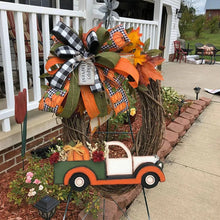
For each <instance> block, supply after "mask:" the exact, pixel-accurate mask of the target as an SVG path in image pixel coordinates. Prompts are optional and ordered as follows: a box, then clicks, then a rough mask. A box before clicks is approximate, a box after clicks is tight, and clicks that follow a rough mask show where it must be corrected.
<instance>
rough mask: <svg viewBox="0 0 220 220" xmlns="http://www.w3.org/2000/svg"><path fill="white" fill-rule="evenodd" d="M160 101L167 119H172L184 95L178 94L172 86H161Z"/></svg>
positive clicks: (181, 103)
mask: <svg viewBox="0 0 220 220" xmlns="http://www.w3.org/2000/svg"><path fill="white" fill-rule="evenodd" d="M161 91H162V103H163V108H164V111H165V117H166V118H167V119H172V120H173V119H174V118H175V116H176V114H177V113H178V110H179V106H182V105H183V101H184V98H185V97H184V96H183V95H179V94H178V93H177V92H176V91H175V90H174V89H173V88H172V87H162V90H161Z"/></svg>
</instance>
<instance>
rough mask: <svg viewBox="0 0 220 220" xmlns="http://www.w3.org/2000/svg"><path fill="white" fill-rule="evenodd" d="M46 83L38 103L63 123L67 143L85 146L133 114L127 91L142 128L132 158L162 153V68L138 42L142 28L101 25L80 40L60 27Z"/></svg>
mask: <svg viewBox="0 0 220 220" xmlns="http://www.w3.org/2000/svg"><path fill="white" fill-rule="evenodd" d="M52 33H53V36H52V39H53V41H54V44H53V46H52V47H51V49H50V55H49V57H48V60H47V63H46V66H45V69H46V71H47V73H46V74H44V77H47V79H48V80H49V84H48V86H47V89H46V92H45V94H44V95H43V97H42V99H41V100H40V103H39V109H40V110H42V111H47V112H52V113H55V114H56V115H57V116H58V117H61V118H62V123H63V126H64V142H65V143H66V144H67V143H70V142H71V141H76V140H77V141H78V142H80V143H82V144H83V145H84V146H86V145H87V142H90V141H91V138H92V137H93V135H94V133H95V132H96V131H97V128H98V127H100V126H101V125H102V124H103V123H105V122H106V121H107V120H108V119H110V118H111V117H112V116H113V115H118V114H119V113H122V112H126V111H129V100H128V97H127V95H126V92H125V89H124V87H123V85H124V82H126V85H127V86H128V87H129V91H133V92H135V93H136V94H137V97H138V98H139V100H140V103H141V111H142V125H141V127H140V130H139V132H138V134H137V135H136V138H135V143H134V145H133V147H132V149H131V152H132V153H133V154H136V155H152V154H156V152H157V151H158V149H159V147H160V144H161V140H162V132H163V107H162V105H161V96H160V80H162V79H163V77H162V75H161V74H160V71H159V70H157V69H156V67H157V65H160V64H161V63H162V62H163V58H162V57H160V56H158V54H159V51H158V50H149V44H150V40H147V41H146V42H145V43H142V42H141V41H140V37H141V36H142V34H141V33H139V28H137V29H134V28H129V29H127V30H125V29H124V27H123V26H122V25H118V26H116V27H113V28H111V29H108V30H107V29H105V28H103V27H102V26H101V25H99V26H97V27H94V28H92V29H91V30H89V31H88V32H87V33H82V31H80V33H79V34H77V33H76V32H75V31H74V30H73V29H71V28H70V27H68V26H67V25H65V24H64V23H62V22H58V24H57V25H56V26H55V27H54V28H53V30H52ZM98 187H99V189H100V190H101V191H103V192H104V193H109V192H110V193H117V194H119V193H123V192H126V191H128V190H130V189H132V188H133V187H134V186H133V185H112V186H110V185H108V186H98Z"/></svg>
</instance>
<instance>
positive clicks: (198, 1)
mask: <svg viewBox="0 0 220 220" xmlns="http://www.w3.org/2000/svg"><path fill="white" fill-rule="evenodd" d="M219 1H220V0H219ZM183 2H184V3H185V4H186V5H187V6H188V7H191V6H192V7H193V8H195V9H196V14H197V15H198V14H205V3H206V0H183Z"/></svg>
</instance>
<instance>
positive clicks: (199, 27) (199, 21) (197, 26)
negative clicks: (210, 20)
mask: <svg viewBox="0 0 220 220" xmlns="http://www.w3.org/2000/svg"><path fill="white" fill-rule="evenodd" d="M204 24H205V16H204V15H199V16H197V17H196V19H195V21H194V24H193V30H194V32H195V36H196V38H198V37H199V36H200V34H201V32H202V31H203V28H204Z"/></svg>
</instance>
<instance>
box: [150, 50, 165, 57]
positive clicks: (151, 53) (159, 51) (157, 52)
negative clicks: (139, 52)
mask: <svg viewBox="0 0 220 220" xmlns="http://www.w3.org/2000/svg"><path fill="white" fill-rule="evenodd" d="M161 53H162V51H161V50H158V49H152V50H148V51H147V55H149V56H158V55H160V54H161Z"/></svg>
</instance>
